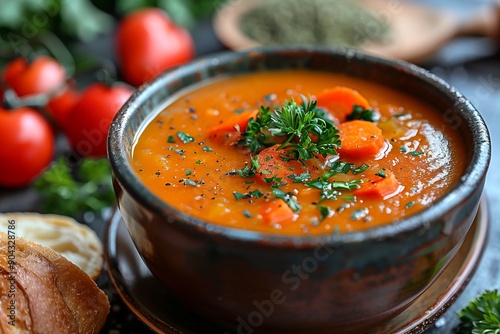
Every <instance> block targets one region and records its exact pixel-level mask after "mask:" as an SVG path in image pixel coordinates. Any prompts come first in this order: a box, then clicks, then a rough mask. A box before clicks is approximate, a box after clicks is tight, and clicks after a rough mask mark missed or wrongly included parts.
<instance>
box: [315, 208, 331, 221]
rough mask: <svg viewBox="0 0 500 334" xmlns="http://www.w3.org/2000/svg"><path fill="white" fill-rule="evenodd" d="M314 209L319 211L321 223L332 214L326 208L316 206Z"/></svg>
mask: <svg viewBox="0 0 500 334" xmlns="http://www.w3.org/2000/svg"><path fill="white" fill-rule="evenodd" d="M316 208H317V209H318V210H319V212H320V214H321V216H320V219H319V220H320V221H323V220H324V219H325V218H327V217H329V216H330V215H331V214H332V212H333V211H332V210H330V208H329V207H327V206H322V205H317V206H316Z"/></svg>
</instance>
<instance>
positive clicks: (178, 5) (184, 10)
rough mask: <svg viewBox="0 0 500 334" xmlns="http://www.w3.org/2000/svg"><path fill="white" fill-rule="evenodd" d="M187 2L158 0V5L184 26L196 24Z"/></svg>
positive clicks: (188, 26)
mask: <svg viewBox="0 0 500 334" xmlns="http://www.w3.org/2000/svg"><path fill="white" fill-rule="evenodd" d="M189 2H190V1H186V0H158V1H157V3H158V7H159V8H162V9H163V10H165V11H166V12H167V13H168V15H169V16H170V17H171V18H172V20H173V21H174V22H175V23H177V24H178V25H181V26H183V27H186V28H193V27H194V26H195V25H196V18H195V17H194V15H193V13H192V12H191V8H190V7H189Z"/></svg>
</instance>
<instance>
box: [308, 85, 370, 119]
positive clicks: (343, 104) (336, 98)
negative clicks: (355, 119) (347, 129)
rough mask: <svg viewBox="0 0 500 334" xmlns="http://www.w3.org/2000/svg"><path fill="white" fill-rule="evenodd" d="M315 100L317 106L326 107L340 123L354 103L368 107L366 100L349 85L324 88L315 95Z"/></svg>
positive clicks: (350, 111) (351, 109)
mask: <svg viewBox="0 0 500 334" xmlns="http://www.w3.org/2000/svg"><path fill="white" fill-rule="evenodd" d="M316 100H317V101H318V107H322V108H325V109H327V110H328V111H329V112H330V114H331V115H332V116H334V117H335V118H337V119H338V120H339V122H340V123H343V122H345V121H346V118H347V116H348V115H350V114H351V113H352V111H353V108H354V106H355V105H356V106H360V107H363V108H365V109H368V108H370V104H369V103H368V101H367V100H366V99H365V98H364V97H363V96H362V95H361V94H360V93H358V91H357V90H354V89H351V88H349V87H342V86H337V87H333V88H329V89H325V90H324V91H322V92H321V93H320V94H319V95H317V96H316Z"/></svg>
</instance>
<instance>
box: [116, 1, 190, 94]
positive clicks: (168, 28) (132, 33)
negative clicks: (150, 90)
mask: <svg viewBox="0 0 500 334" xmlns="http://www.w3.org/2000/svg"><path fill="white" fill-rule="evenodd" d="M117 56H118V60H119V63H120V66H121V70H122V73H123V75H124V77H125V79H126V80H127V82H129V83H130V84H132V85H134V86H139V85H141V84H143V83H144V82H146V81H147V80H149V79H150V78H152V77H154V76H155V75H157V74H159V73H161V72H162V71H164V70H166V69H167V68H170V67H172V66H174V65H179V64H182V63H186V62H188V61H190V60H191V59H193V57H194V43H193V40H192V38H191V35H190V34H189V32H188V31H187V30H185V29H183V28H181V27H179V26H176V25H175V24H174V23H173V22H172V21H171V20H170V19H169V18H168V16H167V15H166V14H165V13H164V12H163V11H161V10H160V9H156V8H147V9H143V10H140V11H137V12H134V13H132V14H130V15H129V16H127V17H125V18H124V19H123V20H122V21H121V23H120V25H119V27H118V31H117Z"/></svg>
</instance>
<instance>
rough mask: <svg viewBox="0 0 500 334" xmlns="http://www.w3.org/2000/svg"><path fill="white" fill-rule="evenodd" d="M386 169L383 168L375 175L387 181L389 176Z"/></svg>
mask: <svg viewBox="0 0 500 334" xmlns="http://www.w3.org/2000/svg"><path fill="white" fill-rule="evenodd" d="M384 169H385V168H382V169H381V170H379V171H378V172H376V173H375V175H377V176H380V177H383V178H384V179H385V178H386V177H387V174H386V173H385V171H384Z"/></svg>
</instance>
